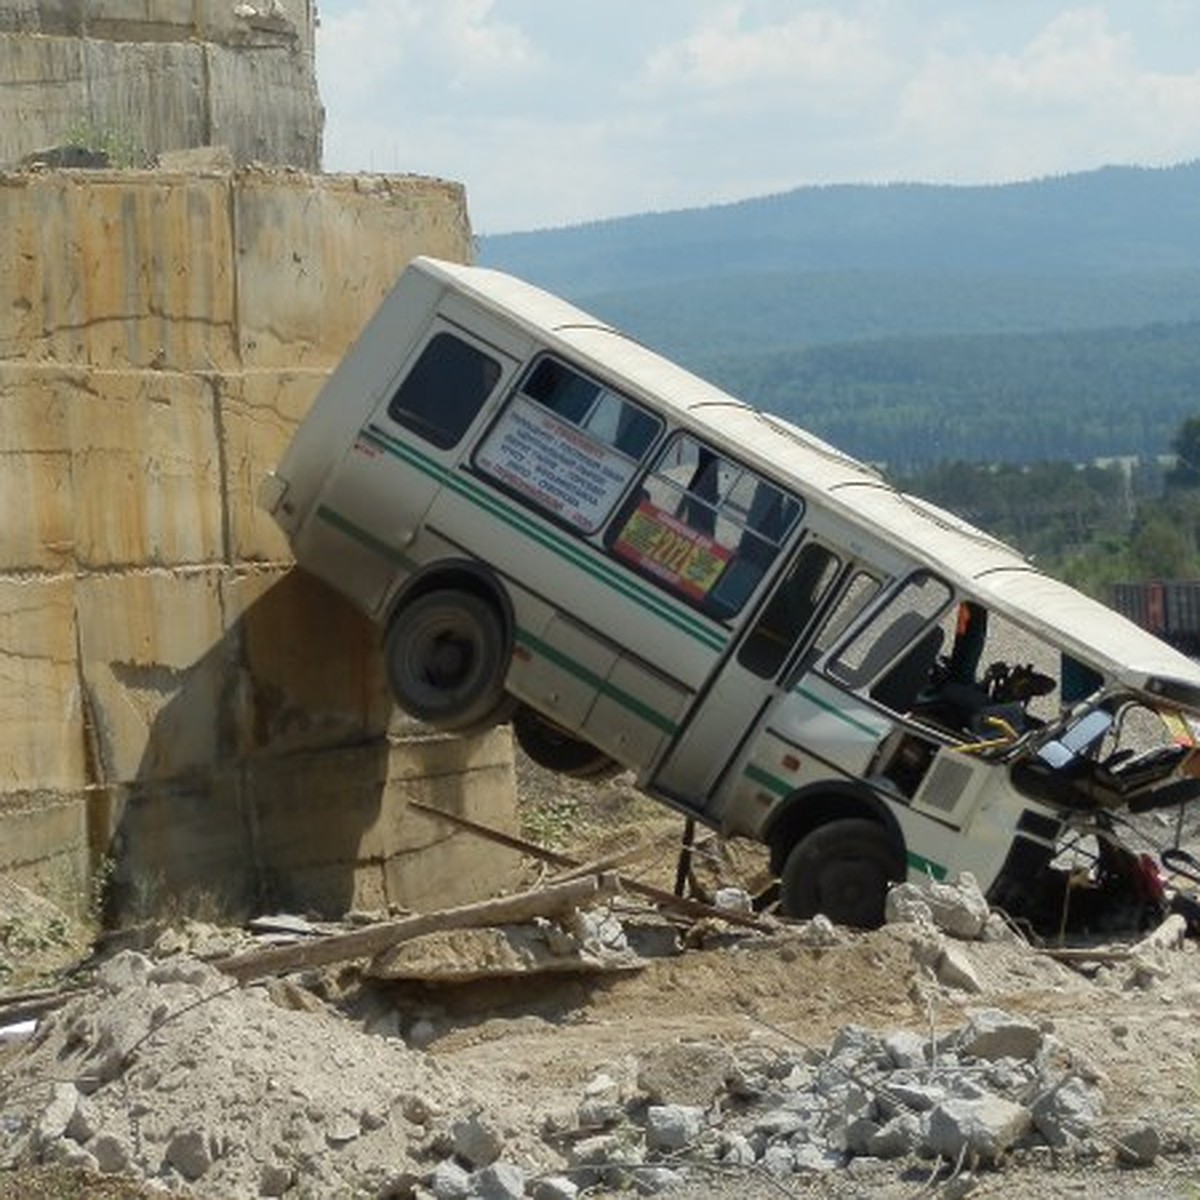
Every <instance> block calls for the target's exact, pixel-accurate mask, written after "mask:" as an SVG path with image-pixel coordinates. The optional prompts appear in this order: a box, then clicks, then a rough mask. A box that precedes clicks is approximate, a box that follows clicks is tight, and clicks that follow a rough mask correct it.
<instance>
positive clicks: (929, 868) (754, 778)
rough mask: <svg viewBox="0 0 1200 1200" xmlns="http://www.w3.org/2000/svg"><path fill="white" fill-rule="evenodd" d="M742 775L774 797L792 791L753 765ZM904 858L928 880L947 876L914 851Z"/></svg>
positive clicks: (747, 765)
mask: <svg viewBox="0 0 1200 1200" xmlns="http://www.w3.org/2000/svg"><path fill="white" fill-rule="evenodd" d="M742 775H743V776H744V777H745V778H746V779H749V780H750V781H751V782H752V783H757V784H759V785H760V786H761V787H765V788H766V789H767V790H768V791H769V792H773V793H774V794H775V795H776V796H787V795H789V794H790V793H791V792H792V790H793V785H792V784H791V783H789V782H788V781H787V780H786V779H780V778H779V776H777V775H772V774H771V772H770V771H765V770H763V768H762V767H757V766H755V765H754V764H753V763H747V764H746V767H745V769H744V770H743V771H742ZM904 857H905V859H906V860H907V863H908V866H909V868H910V869H912V870H914V871H916V872H918V873H919V874H921V875H924V876H926V877H928V878H933V879H937V880H942V879H945V878H946V875H947V874H948V872H947V870H946V868H945V867H943V866H942V864H941V863H936V862H934V861H933V859H932V858H926V857H925V856H924V855H923V854H918V853H917V852H916V851H915V850H906V851H905V853H904Z"/></svg>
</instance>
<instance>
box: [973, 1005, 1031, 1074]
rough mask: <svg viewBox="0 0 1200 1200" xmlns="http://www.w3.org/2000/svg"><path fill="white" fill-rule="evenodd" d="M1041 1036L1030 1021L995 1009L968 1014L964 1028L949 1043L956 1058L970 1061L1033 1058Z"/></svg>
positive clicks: (1027, 1059) (1026, 1059)
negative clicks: (969, 1059)
mask: <svg viewBox="0 0 1200 1200" xmlns="http://www.w3.org/2000/svg"><path fill="white" fill-rule="evenodd" d="M1044 1036H1045V1035H1044V1034H1043V1033H1042V1031H1041V1029H1040V1028H1039V1027H1038V1026H1037V1025H1035V1024H1034V1023H1033V1022H1032V1021H1027V1020H1025V1019H1024V1018H1023V1017H1013V1016H1010V1015H1009V1014H1008V1013H1006V1012H1003V1011H1001V1010H1000V1009H998V1008H985V1009H980V1010H979V1011H977V1012H974V1013H972V1014H971V1019H970V1021H969V1022H968V1023H967V1025H966V1027H965V1028H964V1029H963V1030H961V1031H960V1033H959V1034H958V1035H956V1037H955V1038H954V1039H953V1040H954V1043H955V1048H956V1049H957V1050H958V1051H959V1053H960V1054H966V1055H969V1056H970V1057H972V1058H988V1059H997V1058H1019V1059H1024V1060H1025V1061H1029V1060H1032V1059H1034V1058H1036V1057H1037V1055H1038V1052H1039V1051H1040V1050H1041V1048H1042V1043H1043V1041H1044Z"/></svg>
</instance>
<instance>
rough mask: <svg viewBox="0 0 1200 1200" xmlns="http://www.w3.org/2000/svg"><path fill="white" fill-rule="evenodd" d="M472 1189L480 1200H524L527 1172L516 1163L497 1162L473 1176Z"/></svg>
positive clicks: (472, 1192)
mask: <svg viewBox="0 0 1200 1200" xmlns="http://www.w3.org/2000/svg"><path fill="white" fill-rule="evenodd" d="M471 1189H472V1190H471V1195H472V1197H478V1198H479V1200H522V1197H523V1196H524V1195H525V1172H524V1171H522V1170H521V1168H520V1167H518V1166H517V1165H516V1164H515V1163H510V1162H495V1163H492V1164H491V1165H490V1166H486V1167H483V1168H482V1169H481V1170H479V1171H476V1172H475V1173H474V1174H473V1175H472V1176H471Z"/></svg>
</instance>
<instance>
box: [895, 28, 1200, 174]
mask: <svg viewBox="0 0 1200 1200" xmlns="http://www.w3.org/2000/svg"><path fill="white" fill-rule="evenodd" d="M895 129H896V137H897V140H898V142H899V143H900V144H902V145H903V146H904V147H905V148H906V152H907V154H908V155H909V163H910V170H911V171H914V172H918V173H921V174H922V175H924V177H926V178H931V179H955V178H959V179H961V178H964V177H966V178H974V179H977V180H980V181H986V180H996V179H1013V178H1022V177H1028V176H1030V175H1037V174H1047V173H1053V172H1061V171H1066V170H1075V169H1082V168H1086V167H1090V166H1096V165H1100V164H1101V163H1104V162H1139V163H1154V162H1166V161H1174V160H1178V159H1179V158H1184V157H1187V156H1188V155H1189V154H1191V155H1195V154H1196V153H1198V152H1200V70H1193V71H1191V72H1190V73H1178V74H1170V73H1165V72H1162V71H1156V70H1154V69H1151V68H1149V67H1147V66H1146V65H1145V64H1144V63H1143V62H1142V61H1141V59H1140V57H1139V55H1138V51H1137V46H1136V42H1135V40H1134V38H1133V37H1132V36H1131V34H1130V33H1129V32H1128V31H1127V30H1120V29H1117V28H1115V27H1114V25H1113V23H1112V21H1111V19H1110V18H1109V16H1108V15H1107V14H1106V13H1105V12H1104V11H1103V10H1102V9H1101V8H1099V7H1095V6H1093V7H1090V8H1084V9H1077V10H1073V11H1070V12H1067V13H1063V14H1060V15H1059V16H1056V17H1054V18H1053V19H1051V20H1050V21H1049V22H1048V23H1047V24H1046V25H1045V26H1044V27H1042V28H1041V29H1039V30H1038V31H1037V32H1036V33H1035V35H1034V36H1033V37H1031V38H1030V39H1029V40H1028V41H1027V42H1026V43H1025V44H1024V45H1023V46H1021V47H1020V48H1019V49H1018V50H1016V51H1015V52H1001V53H996V52H990V53H989V52H987V51H986V50H983V49H981V50H979V51H976V52H975V53H972V54H969V55H959V56H957V57H950V56H947V55H945V54H941V53H935V54H932V55H930V56H929V57H928V58H927V59H925V60H924V61H923V62H922V63H921V64H920V65H919V69H918V70H916V71H915V72H914V74H913V75H912V77H911V78H910V80H909V81H908V82H907V83H906V85H905V86H904V88H903V91H902V94H901V96H900V99H899V103H898V106H897V116H896V122H895Z"/></svg>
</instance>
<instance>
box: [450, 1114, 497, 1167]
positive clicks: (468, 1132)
mask: <svg viewBox="0 0 1200 1200" xmlns="http://www.w3.org/2000/svg"><path fill="white" fill-rule="evenodd" d="M450 1139H451V1142H452V1144H453V1146H454V1153H455V1154H457V1155H458V1156H459V1158H461V1159H463V1160H464V1161H465V1162H468V1163H470V1164H471V1166H473V1167H487V1166H490V1165H491V1164H492V1163H494V1162H495V1161H496V1159H498V1158H499V1157H500V1155H501V1153H502V1152H503V1150H504V1139H503V1137H502V1136H501V1134H500V1131H499V1130H498V1129H497V1128H496V1127H495V1125H493V1124H492V1123H491V1122H490V1121H487V1120H486V1119H485V1118H484V1117H482V1116H481V1115H480V1114H479V1113H471V1114H470V1115H469V1116H466V1117H460V1118H459V1119H458V1120H457V1121H455V1122H454V1123H453V1124H452V1125H451V1126H450Z"/></svg>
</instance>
